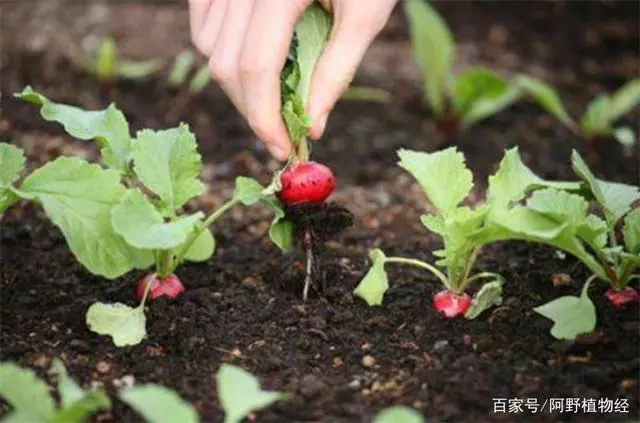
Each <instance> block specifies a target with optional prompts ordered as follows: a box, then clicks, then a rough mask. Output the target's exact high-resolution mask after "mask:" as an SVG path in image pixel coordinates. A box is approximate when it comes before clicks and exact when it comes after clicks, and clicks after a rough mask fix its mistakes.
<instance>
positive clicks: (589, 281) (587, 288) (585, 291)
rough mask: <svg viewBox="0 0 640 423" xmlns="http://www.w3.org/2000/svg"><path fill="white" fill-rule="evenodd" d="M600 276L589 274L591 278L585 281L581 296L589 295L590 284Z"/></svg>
mask: <svg viewBox="0 0 640 423" xmlns="http://www.w3.org/2000/svg"><path fill="white" fill-rule="evenodd" d="M598 277H599V276H598V275H591V276H589V279H587V281H586V282H585V283H584V286H583V287H582V291H580V296H581V297H586V296H587V291H589V286H590V285H591V282H593V281H594V280H596V279H597V278H598Z"/></svg>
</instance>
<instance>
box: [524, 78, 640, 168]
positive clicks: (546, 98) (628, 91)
mask: <svg viewBox="0 0 640 423" xmlns="http://www.w3.org/2000/svg"><path fill="white" fill-rule="evenodd" d="M515 84H517V85H518V86H519V87H520V88H521V89H522V90H523V91H524V92H525V93H527V94H528V95H529V96H530V97H531V98H532V99H533V101H535V102H536V103H537V104H538V105H539V106H540V107H541V108H542V109H544V110H545V111H546V112H548V113H549V114H551V115H552V116H554V117H555V118H556V119H558V120H559V121H560V122H561V123H562V124H564V125H565V126H566V127H567V128H568V129H569V130H570V131H571V132H573V133H574V134H576V135H577V136H579V137H581V138H582V139H584V140H585V141H586V142H587V148H588V150H587V153H588V156H587V158H588V159H589V160H588V161H589V162H591V163H593V162H595V160H596V151H595V143H596V141H597V140H598V139H601V138H611V137H613V138H615V139H616V140H618V142H620V144H622V145H623V146H624V147H625V149H627V151H631V148H632V147H633V145H634V144H635V142H636V135H635V134H634V132H633V130H632V129H631V128H629V127H628V126H623V127H616V126H615V124H616V122H617V121H618V120H620V119H621V118H622V117H624V116H625V115H627V114H628V113H629V112H631V111H632V110H633V108H635V107H636V106H637V105H638V104H639V103H640V79H634V80H632V81H629V82H627V83H626V84H625V85H623V86H622V87H621V88H620V89H619V90H618V91H616V92H614V93H612V94H600V95H599V96H597V97H595V98H594V99H593V100H591V102H590V103H589V104H588V105H587V110H586V111H585V112H584V114H583V115H582V117H581V118H580V121H579V122H577V121H575V120H574V119H573V118H572V117H571V116H570V115H569V112H567V110H566V108H565V107H564V105H563V104H562V100H561V99H560V95H559V94H558V92H557V91H556V90H555V89H554V88H553V87H552V86H551V85H549V84H547V83H546V82H543V81H541V80H539V79H536V78H533V77H531V76H527V75H519V76H517V77H516V78H515Z"/></svg>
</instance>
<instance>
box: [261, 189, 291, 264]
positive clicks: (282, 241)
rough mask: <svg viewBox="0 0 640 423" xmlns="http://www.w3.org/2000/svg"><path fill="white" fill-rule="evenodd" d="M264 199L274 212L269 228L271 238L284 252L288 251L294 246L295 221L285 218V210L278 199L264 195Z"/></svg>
mask: <svg viewBox="0 0 640 423" xmlns="http://www.w3.org/2000/svg"><path fill="white" fill-rule="evenodd" d="M263 201H264V202H265V204H266V205H267V206H268V207H269V209H271V211H272V212H273V214H274V216H273V221H271V227H270V228H269V239H271V242H273V243H274V244H276V245H277V246H278V248H280V250H281V251H282V252H287V251H289V250H290V249H291V247H293V231H294V226H293V223H292V222H290V221H288V220H286V219H285V212H284V210H283V209H282V207H280V205H279V203H278V202H277V201H276V200H274V199H273V198H271V197H264V198H263Z"/></svg>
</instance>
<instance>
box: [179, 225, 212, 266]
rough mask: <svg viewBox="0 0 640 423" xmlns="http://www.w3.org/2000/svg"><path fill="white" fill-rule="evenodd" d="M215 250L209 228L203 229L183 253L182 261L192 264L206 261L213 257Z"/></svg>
mask: <svg viewBox="0 0 640 423" xmlns="http://www.w3.org/2000/svg"><path fill="white" fill-rule="evenodd" d="M215 249H216V239H215V238H214V237H213V234H212V233H211V231H210V230H209V228H204V230H203V231H202V233H201V234H200V235H199V236H198V238H196V240H195V242H194V243H193V245H192V246H191V248H189V250H188V251H187V252H186V253H185V255H184V259H185V260H188V261H193V262H203V261H207V260H209V259H210V258H211V256H213V253H214V252H215Z"/></svg>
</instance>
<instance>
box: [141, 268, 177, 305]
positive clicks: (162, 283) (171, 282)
mask: <svg viewBox="0 0 640 423" xmlns="http://www.w3.org/2000/svg"><path fill="white" fill-rule="evenodd" d="M149 282H151V288H149V295H147V298H148V299H149V300H153V299H156V298H158V297H162V296H167V297H169V298H172V299H173V298H176V297H177V296H178V295H180V294H181V293H182V292H184V285H182V282H180V279H178V277H177V276H176V275H174V274H173V273H172V274H170V275H169V276H167V277H165V278H158V275H157V274H155V273H149V274H148V275H147V276H145V277H144V278H142V279H140V282H138V286H137V287H136V298H137V299H138V301H140V300H142V297H144V290H145V289H146V288H147V284H148V283H149Z"/></svg>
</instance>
